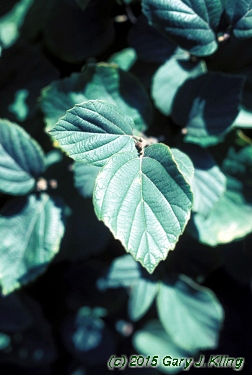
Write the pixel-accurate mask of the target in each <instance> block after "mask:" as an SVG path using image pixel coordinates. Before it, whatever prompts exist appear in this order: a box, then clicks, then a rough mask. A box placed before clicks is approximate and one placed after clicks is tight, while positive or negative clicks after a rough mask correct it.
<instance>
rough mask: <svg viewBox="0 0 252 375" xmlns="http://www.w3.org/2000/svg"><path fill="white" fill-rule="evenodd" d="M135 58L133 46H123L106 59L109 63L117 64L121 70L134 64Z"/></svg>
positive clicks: (127, 68)
mask: <svg viewBox="0 0 252 375" xmlns="http://www.w3.org/2000/svg"><path fill="white" fill-rule="evenodd" d="M136 59H137V54H136V51H135V50H134V48H130V47H128V48H124V49H122V50H121V51H119V52H115V53H113V55H111V56H110V58H109V59H108V62H109V63H113V64H116V65H118V67H119V68H120V69H122V70H125V71H128V70H130V68H131V67H132V65H134V63H135V61H136Z"/></svg>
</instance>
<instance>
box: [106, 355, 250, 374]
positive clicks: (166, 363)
mask: <svg viewBox="0 0 252 375" xmlns="http://www.w3.org/2000/svg"><path fill="white" fill-rule="evenodd" d="M244 362H245V358H243V357H239V358H234V357H229V356H228V355H224V354H214V355H210V357H209V359H208V360H207V361H205V355H201V356H200V357H199V359H198V360H197V361H195V360H194V358H193V357H191V358H175V357H171V356H170V355H166V356H164V357H161V356H159V355H152V356H150V355H148V356H144V355H140V354H133V355H131V356H130V357H129V359H128V358H127V356H126V355H123V354H122V355H121V356H120V357H116V355H112V356H111V357H110V358H109V360H108V362H107V365H108V368H109V369H110V370H114V369H118V370H124V369H125V368H126V366H128V367H159V366H162V367H179V368H180V369H181V370H183V371H187V370H189V369H190V368H191V367H192V366H193V367H195V368H197V367H198V368H211V367H213V368H231V369H233V370H235V371H240V370H242V368H243V366H244Z"/></svg>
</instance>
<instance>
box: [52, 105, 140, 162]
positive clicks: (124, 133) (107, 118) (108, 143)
mask: <svg viewBox="0 0 252 375" xmlns="http://www.w3.org/2000/svg"><path fill="white" fill-rule="evenodd" d="M132 128H133V120H132V119H131V118H130V117H128V116H126V115H123V113H121V112H120V111H119V110H118V109H117V108H116V107H115V106H114V105H113V104H110V103H108V102H105V101H101V100H89V101H88V102H85V103H82V104H77V105H75V106H74V108H72V109H70V110H68V111H67V113H66V115H65V116H64V117H62V118H61V119H60V120H59V121H58V122H57V124H56V125H55V127H54V128H53V129H51V130H50V133H51V134H52V135H53V137H54V138H56V139H57V140H58V141H59V142H60V146H61V147H62V148H63V149H64V150H65V151H66V152H67V153H68V155H69V156H70V157H72V158H73V159H74V160H77V161H83V162H85V163H88V164H92V165H95V166H103V165H104V164H105V163H106V161H107V160H108V159H109V158H110V157H111V156H112V155H114V154H116V153H118V152H122V151H128V152H132V153H133V152H134V151H135V154H137V151H136V148H135V142H134V140H133V133H132Z"/></svg>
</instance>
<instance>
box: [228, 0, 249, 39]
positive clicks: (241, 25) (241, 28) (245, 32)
mask: <svg viewBox="0 0 252 375" xmlns="http://www.w3.org/2000/svg"><path fill="white" fill-rule="evenodd" d="M225 8H226V9H225V14H226V17H227V21H228V22H229V24H231V25H232V32H233V33H234V35H235V36H236V38H239V39H245V38H251V37H252V25H251V21H252V4H251V1H250V0H242V1H240V0H227V2H226V5H225Z"/></svg>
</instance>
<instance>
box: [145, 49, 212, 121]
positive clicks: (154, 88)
mask: <svg viewBox="0 0 252 375" xmlns="http://www.w3.org/2000/svg"><path fill="white" fill-rule="evenodd" d="M205 71H206V66H205V64H204V63H203V62H202V61H201V62H197V63H195V62H192V61H190V60H189V56H188V54H187V53H186V52H185V51H183V50H181V49H179V48H178V49H177V50H176V52H175V53H174V55H172V56H171V57H170V58H169V59H168V60H167V61H165V62H164V63H163V64H162V65H161V66H160V67H159V68H158V69H157V70H156V72H155V73H154V75H153V78H152V85H151V96H152V98H153V100H154V103H155V106H156V107H157V108H158V109H159V110H160V112H162V113H163V114H164V115H166V116H169V115H170V114H171V112H172V105H173V102H174V98H175V95H176V93H177V91H178V89H179V88H180V87H181V85H183V83H184V82H185V81H186V80H187V79H189V78H192V77H197V76H199V75H201V74H203V73H204V72H205Z"/></svg>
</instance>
